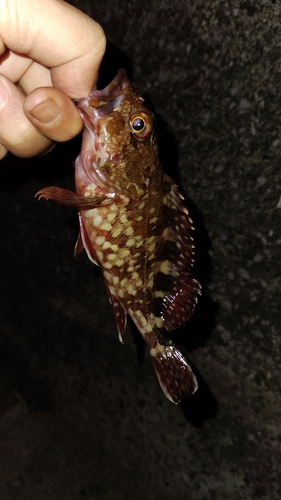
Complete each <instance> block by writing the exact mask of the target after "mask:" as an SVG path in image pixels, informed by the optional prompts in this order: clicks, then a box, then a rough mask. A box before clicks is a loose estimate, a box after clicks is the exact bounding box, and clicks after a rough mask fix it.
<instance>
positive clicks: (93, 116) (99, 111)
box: [77, 95, 124, 128]
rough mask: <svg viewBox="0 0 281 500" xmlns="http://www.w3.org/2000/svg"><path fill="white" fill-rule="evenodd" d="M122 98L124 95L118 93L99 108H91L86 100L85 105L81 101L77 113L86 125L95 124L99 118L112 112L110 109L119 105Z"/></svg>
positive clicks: (114, 108) (115, 108)
mask: <svg viewBox="0 0 281 500" xmlns="http://www.w3.org/2000/svg"><path fill="white" fill-rule="evenodd" d="M86 99H87V98H86ZM123 99H124V95H119V96H118V97H116V98H115V99H113V100H111V101H109V102H107V103H106V104H104V105H102V106H100V107H99V108H92V107H91V106H89V104H88V102H87V101H86V104H85V105H84V103H83V105H82V106H81V105H79V106H77V107H78V111H79V114H80V116H81V118H82V120H83V121H84V124H85V125H86V127H88V128H90V127H93V126H95V124H96V123H97V122H98V120H99V119H100V118H102V117H104V116H106V115H109V114H110V113H112V111H115V110H117V109H118V108H119V107H120V105H121V102H122V101H123Z"/></svg>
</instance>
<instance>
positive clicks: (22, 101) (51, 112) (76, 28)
mask: <svg viewBox="0 0 281 500" xmlns="http://www.w3.org/2000/svg"><path fill="white" fill-rule="evenodd" d="M0 12H1V16H0V160H1V159H2V158H3V157H4V156H5V155H6V154H7V152H8V151H11V152H12V153H13V154H15V155H16V156H21V157H30V156H35V155H38V154H42V153H46V152H47V151H48V150H50V149H51V148H52V144H53V141H67V140H69V139H71V138H72V137H74V136H75V135H76V134H78V132H80V130H81V129H82V126H83V124H82V120H81V118H80V115H79V113H78V111H77V109H76V106H75V105H74V103H73V101H72V100H71V99H78V98H80V97H84V96H85V95H87V94H88V93H89V91H90V89H91V88H92V85H93V83H95V82H96V80H97V77H98V70H99V65H100V62H101V59H102V57H103V54H104V50H105V36H104V33H103V30H102V28H101V27H100V26H99V25H98V24H97V23H96V22H95V21H93V20H92V19H91V18H89V17H88V16H86V14H83V13H82V12H81V11H80V10H77V9H75V8H74V7H72V6H71V5H69V4H67V3H65V2H63V1H61V0H44V2H42V0H0Z"/></svg>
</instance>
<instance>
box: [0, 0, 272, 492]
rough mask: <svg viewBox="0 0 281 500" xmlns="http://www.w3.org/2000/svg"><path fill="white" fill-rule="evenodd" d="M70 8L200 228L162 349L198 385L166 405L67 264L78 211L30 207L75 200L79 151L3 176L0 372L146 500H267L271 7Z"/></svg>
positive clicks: (101, 303) (133, 345)
mask: <svg viewBox="0 0 281 500" xmlns="http://www.w3.org/2000/svg"><path fill="white" fill-rule="evenodd" d="M75 5H77V6H80V8H82V9H83V10H84V11H85V12H87V13H88V14H90V15H91V16H92V17H94V18H95V19H96V20H97V21H99V22H100V23H101V25H102V26H103V28H104V30H105V32H106V35H107V37H108V41H109V43H108V50H107V55H106V57H105V59H104V63H103V65H102V70H101V86H103V85H104V84H106V83H108V82H109V81H110V79H111V78H112V77H113V76H115V73H116V71H117V69H119V67H121V66H123V67H125V68H126V70H127V72H128V74H129V76H130V77H131V78H132V81H133V83H134V84H135V86H136V87H137V88H138V90H139V91H140V92H141V93H142V94H143V95H144V96H145V97H146V98H147V100H148V103H149V104H150V105H152V107H153V110H154V112H155V115H156V117H157V122H158V129H157V130H158V132H157V134H158V138H159V147H160V153H161V157H162V159H163V164H164V167H165V169H166V171H167V172H168V173H169V174H170V175H171V176H172V177H173V178H174V179H175V180H176V181H177V182H178V183H179V185H180V187H181V190H182V191H183V193H184V194H185V196H186V200H187V201H186V203H187V207H188V208H189V210H190V214H191V216H192V218H193V220H194V223H195V226H196V231H195V243H196V263H195V267H194V276H195V277H196V278H197V279H198V280H199V281H201V283H202V285H203V296H202V298H201V300H200V303H199V305H198V307H197V310H196V313H195V315H194V317H193V318H192V320H191V321H190V323H189V324H188V325H187V327H186V328H183V329H182V330H181V331H180V332H176V333H175V339H176V341H177V343H178V344H179V345H180V347H181V348H182V349H183V351H184V352H185V354H186V355H187V357H188V359H189V360H190V362H191V363H192V366H194V369H195V371H196V373H197V375H198V380H199V386H200V387H199V390H198V392H197V393H196V394H195V395H194V396H192V397H191V398H189V399H188V400H186V401H184V402H183V403H182V404H181V405H179V406H175V405H173V404H171V403H170V402H169V401H168V400H166V399H165V397H164V396H163V394H162V392H161V389H160V388H159V386H158V382H157V380H156V377H155V374H154V372H153V368H152V367H151V365H150V360H149V359H148V356H147V354H146V353H145V351H144V349H143V345H142V343H141V342H140V338H139V336H138V334H137V333H136V332H135V330H134V329H133V328H132V327H131V325H129V327H128V332H127V340H126V344H125V346H122V345H121V344H120V343H119V342H118V339H117V332H116V327H115V324H114V320H113V316H112V313H111V310H110V305H109V303H108V299H107V296H106V292H105V288H104V284H103V279H102V275H101V273H100V272H99V270H98V269H97V268H95V267H94V266H93V265H92V264H91V263H90V262H88V260H87V258H86V256H85V255H82V256H80V257H79V258H77V259H75V260H74V259H73V257H72V251H73V250H72V249H73V247H74V244H75V240H76V235H77V217H76V213H75V210H73V209H69V208H65V207H60V206H57V205H54V204H52V203H51V202H43V201H41V202H38V201H36V200H35V199H34V193H35V192H36V191H37V190H38V189H40V188H42V187H43V186H45V185H50V184H53V183H55V184H57V185H60V186H64V187H68V188H71V187H72V186H73V169H72V161H73V160H74V159H75V157H76V156H77V154H78V151H79V144H80V138H77V139H75V140H73V141H71V143H68V144H65V145H60V146H57V148H56V149H55V150H53V151H52V152H51V153H50V154H49V155H48V156H47V157H44V158H40V159H36V160H35V159H33V160H19V159H16V158H14V157H12V156H8V157H7V158H6V159H5V160H3V161H2V162H1V173H2V175H1V178H0V191H1V193H0V203H1V214H2V215H1V234H2V245H1V249H0V252H1V265H2V270H1V282H0V283H1V304H2V307H1V313H0V314H1V336H0V347H1V354H0V356H1V366H2V369H3V370H4V371H5V374H6V375H7V376H8V377H9V378H10V380H11V381H12V383H13V385H14V387H15V388H16V389H17V391H18V392H19V393H20V394H21V396H22V397H23V398H24V399H25V400H26V401H27V404H28V405H29V407H30V408H31V409H33V410H38V409H40V410H41V411H43V410H50V409H52V411H54V412H59V413H60V416H61V417H62V418H64V419H67V420H68V421H69V422H71V424H72V425H74V426H75V427H76V428H77V429H80V431H82V432H83V433H84V435H85V436H87V437H88V438H89V439H90V440H92V441H93V442H95V443H98V444H99V446H100V449H102V450H104V451H105V452H106V453H107V454H109V455H110V456H111V457H112V459H113V460H116V461H118V462H120V463H121V464H122V465H123V466H124V467H126V468H127V469H128V470H129V471H132V474H134V475H135V474H136V476H137V477H138V481H139V483H138V486H137V487H136V490H137V489H139V491H141V492H144V491H147V496H146V494H145V493H142V498H144V499H145V498H150V496H149V495H152V494H155V495H161V496H162V497H163V498H169V499H177V500H181V499H182V500H183V499H187V500H225V499H231V500H277V499H279V498H280V497H281V473H280V467H281V466H280V462H281V452H280V447H281V424H280V417H281V406H280V404H281V398H280V385H281V384H280V343H281V334H280V330H281V328H280V327H281V314H280V286H281V278H280V251H281V232H280V227H281V224H280V219H281V175H280V166H281V154H280V151H281V150H280V146H281V140H280V126H281V116H280V109H281V84H280V77H281V72H280V68H281V2H280V1H277V0H276V1H269V0H260V1H259V0H257V1H250V0H247V1H242V2H238V1H231V0H226V1H223V2H222V1H218V0H217V1H216V0H206V1H203V0H197V1H196V0H190V1H188V0H176V1H174V2H171V1H170V0H161V1H157V2H156V1H153V0H152V1H151V0H150V1H147V0H143V1H142V2H136V1H134V0H127V1H119V2H117V1H114V0H108V1H107V2H102V1H101V0H97V1H95V2H87V1H86V0H85V1H82V0H81V1H79V2H78V1H77V2H75ZM105 481H108V488H109V489H110V488H111V487H112V485H111V474H110V473H109V474H108V478H107V479H105ZM116 488H117V489H118V495H119V496H118V498H119V497H120V498H122V484H119V485H118V486H116ZM123 495H124V498H128V497H127V496H126V488H125V487H124V492H123ZM29 498H31V500H33V499H34V500H37V497H36V494H35V496H34V495H32V493H31V494H30V497H29ZM71 498H72V497H71ZM73 498H80V497H79V496H78V495H77V496H76V497H73ZM85 498H100V497H99V496H90V494H89V495H88V496H85ZM131 498H133V496H131ZM135 498H137V497H135ZM4 500H7V499H4ZM8 500H13V499H12V498H11V499H10V498H8Z"/></svg>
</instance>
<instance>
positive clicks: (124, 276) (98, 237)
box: [37, 70, 200, 403]
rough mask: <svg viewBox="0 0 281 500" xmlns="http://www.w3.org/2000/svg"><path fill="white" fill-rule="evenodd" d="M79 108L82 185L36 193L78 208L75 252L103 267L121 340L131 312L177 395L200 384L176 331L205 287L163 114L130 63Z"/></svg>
mask: <svg viewBox="0 0 281 500" xmlns="http://www.w3.org/2000/svg"><path fill="white" fill-rule="evenodd" d="M77 106H78V109H79V112H80V114H81V117H82V119H83V121H84V125H85V126H84V132H83V140H82V149H81V153H80V155H79V156H78V158H77V160H76V162H75V180H76V193H72V192H71V191H68V190H65V189H62V188H58V187H54V186H51V187H47V188H44V189H42V190H41V191H39V192H38V193H37V194H38V196H39V197H40V198H41V197H43V198H45V199H52V200H53V201H56V202H58V203H63V204H65V205H69V206H76V207H78V212H79V223H80V235H79V238H78V242H77V244H76V248H75V252H76V253H79V252H80V251H81V250H82V249H83V248H85V250H86V252H87V255H88V257H89V258H90V259H91V260H92V262H94V263H95V264H97V265H99V266H100V267H101V269H102V271H103V276H104V279H105V283H106V287H107V292H108V297H109V301H110V303H111V305H112V308H113V313H114V317H115V321H116V324H117V329H118V335H119V339H120V340H121V342H124V340H125V328H126V319H127V314H129V315H130V316H131V318H132V319H133V321H134V323H135V324H136V326H137V327H138V329H139V331H140V333H141V334H142V336H143V338H144V340H145V343H146V345H147V347H148V350H149V353H150V356H151V359H152V363H153V366H154V368H155V371H156V374H157V376H158V380H159V382H160V385H161V387H162V389H163V391H164V393H165V395H166V396H167V397H168V399H170V400H171V401H172V402H174V403H178V402H179V401H180V400H181V399H182V398H183V397H185V396H187V395H190V394H192V393H193V392H194V391H195V390H196V389H197V381H196V378H195V376H194V374H193V372H192V369H191V367H190V366H189V364H188V362H187V361H186V359H185V357H184V356H183V355H182V353H181V352H180V351H179V349H178V348H177V347H176V346H175V345H174V343H173V342H172V340H171V338H170V337H169V333H168V332H170V331H173V330H175V329H176V328H179V327H181V326H182V325H184V324H185V323H186V322H187V321H188V319H189V318H190V316H191V315H192V312H193V309H194V307H195V304H196V302H197V297H198V295H199V294H200V285H199V283H198V282H197V281H196V280H195V279H193V278H192V277H191V275H190V272H189V271H190V267H191V266H192V263H193V252H194V246H193V239H192V237H191V234H190V232H191V230H192V229H193V225H192V220H191V219H190V217H189V215H188V211H187V209H186V208H185V206H184V204H183V196H182V195H181V194H180V192H179V190H178V188H177V186H176V185H175V184H174V182H173V181H172V180H171V179H170V178H169V177H168V176H167V175H166V174H165V173H164V172H163V170H162V167H161V164H160V161H159V157H158V153H157V146H156V138H155V125H154V117H153V115H152V113H151V112H150V110H149V109H148V108H146V106H145V105H144V101H143V99H142V98H141V97H140V96H139V94H138V93H137V92H136V91H135V90H134V88H133V87H132V86H131V84H130V82H129V80H128V78H127V77H126V75H125V74H124V72H123V71H122V70H121V71H119V73H118V75H117V77H116V78H115V79H114V80H113V82H111V84H109V85H108V86H107V87H106V88H105V89H103V90H96V88H94V89H93V90H92V91H91V93H90V94H89V96H88V97H86V98H83V99H80V100H79V101H78V102H77Z"/></svg>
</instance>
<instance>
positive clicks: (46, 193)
mask: <svg viewBox="0 0 281 500" xmlns="http://www.w3.org/2000/svg"><path fill="white" fill-rule="evenodd" d="M35 196H38V199H39V200H41V198H43V199H44V200H52V201H55V202H56V203H60V204H62V205H67V206H69V207H80V208H82V207H83V208H95V207H99V206H100V205H109V204H110V203H112V200H111V199H109V198H108V197H107V196H105V195H104V194H97V195H96V196H92V197H87V196H81V195H78V194H76V193H74V192H73V191H70V190H69V189H64V188H60V187H57V186H50V187H45V188H43V189H40V191H38V192H37V193H36V195H35Z"/></svg>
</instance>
